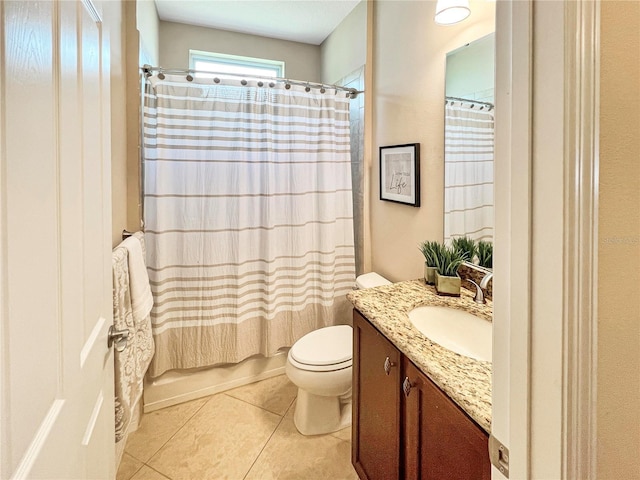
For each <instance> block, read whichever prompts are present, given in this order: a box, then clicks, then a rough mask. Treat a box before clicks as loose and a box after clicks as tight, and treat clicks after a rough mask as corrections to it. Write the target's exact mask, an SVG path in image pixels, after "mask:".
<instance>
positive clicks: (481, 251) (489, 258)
mask: <svg viewBox="0 0 640 480" xmlns="http://www.w3.org/2000/svg"><path fill="white" fill-rule="evenodd" d="M478 265H480V266H481V267H485V268H493V244H492V243H491V242H485V241H483V240H480V241H479V242H478Z"/></svg>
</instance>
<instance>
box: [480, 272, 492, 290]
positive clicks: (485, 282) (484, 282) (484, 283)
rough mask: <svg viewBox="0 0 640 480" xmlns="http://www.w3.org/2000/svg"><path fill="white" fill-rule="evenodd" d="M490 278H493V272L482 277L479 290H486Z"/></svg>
mask: <svg viewBox="0 0 640 480" xmlns="http://www.w3.org/2000/svg"><path fill="white" fill-rule="evenodd" d="M492 278H493V272H491V273H487V274H486V275H485V276H484V277H482V280H481V281H480V288H482V289H483V290H486V289H487V286H488V285H489V282H490V281H491V279H492Z"/></svg>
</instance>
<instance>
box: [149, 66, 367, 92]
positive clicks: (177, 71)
mask: <svg viewBox="0 0 640 480" xmlns="http://www.w3.org/2000/svg"><path fill="white" fill-rule="evenodd" d="M140 70H142V71H143V72H144V75H145V77H150V76H151V75H153V72H158V78H159V79H160V80H162V79H163V78H164V74H165V73H167V74H169V75H186V79H187V81H189V82H191V81H193V74H194V73H206V74H209V75H221V76H222V75H232V76H234V77H240V78H242V77H246V75H241V74H239V73H222V72H207V71H204V70H194V69H192V68H163V67H152V66H151V65H143V66H142V67H140ZM161 75H162V76H161ZM250 78H257V79H260V80H269V81H270V83H269V86H273V82H278V83H284V84H285V88H286V89H287V90H288V89H289V88H291V85H301V86H303V87H306V88H305V90H306V91H307V92H308V91H309V90H311V89H312V88H317V89H320V93H324V92H325V90H326V89H327V88H333V89H335V90H340V91H343V92H346V93H347V96H348V97H349V98H351V99H354V98H356V97H357V96H358V94H359V93H364V90H356V89H355V88H349V87H342V86H340V85H327V84H324V83H316V82H305V81H303V80H292V79H290V78H278V77H263V76H260V75H251V77H250ZM213 81H214V82H215V83H219V82H220V79H219V78H217V77H215V78H214V79H213ZM240 83H241V84H242V85H246V84H247V81H246V80H245V79H244V78H242V80H241V82H240ZM263 85H264V83H263V82H261V81H260V82H258V86H259V87H262V86H263Z"/></svg>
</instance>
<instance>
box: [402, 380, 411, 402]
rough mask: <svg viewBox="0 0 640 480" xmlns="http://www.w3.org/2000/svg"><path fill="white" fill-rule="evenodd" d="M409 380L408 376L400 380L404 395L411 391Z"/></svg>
mask: <svg viewBox="0 0 640 480" xmlns="http://www.w3.org/2000/svg"><path fill="white" fill-rule="evenodd" d="M412 386H413V385H411V382H410V381H409V377H404V382H402V391H403V392H404V396H405V397H408V396H409V393H411V387H412Z"/></svg>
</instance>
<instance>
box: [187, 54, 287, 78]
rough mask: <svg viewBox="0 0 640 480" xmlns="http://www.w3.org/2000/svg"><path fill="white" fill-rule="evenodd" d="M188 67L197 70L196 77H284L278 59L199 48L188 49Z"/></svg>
mask: <svg viewBox="0 0 640 480" xmlns="http://www.w3.org/2000/svg"><path fill="white" fill-rule="evenodd" d="M189 68H190V69H192V70H197V73H196V74H195V76H196V77H197V78H213V77H219V78H238V75H240V76H244V77H246V78H247V79H251V78H259V77H274V78H278V77H280V78H283V77H284V62H283V61H280V60H269V59H265V58H253V57H242V56H239V55H227V54H224V53H214V52H204V51H201V50H189ZM204 72H211V73H204ZM225 74H227V75H225Z"/></svg>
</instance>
